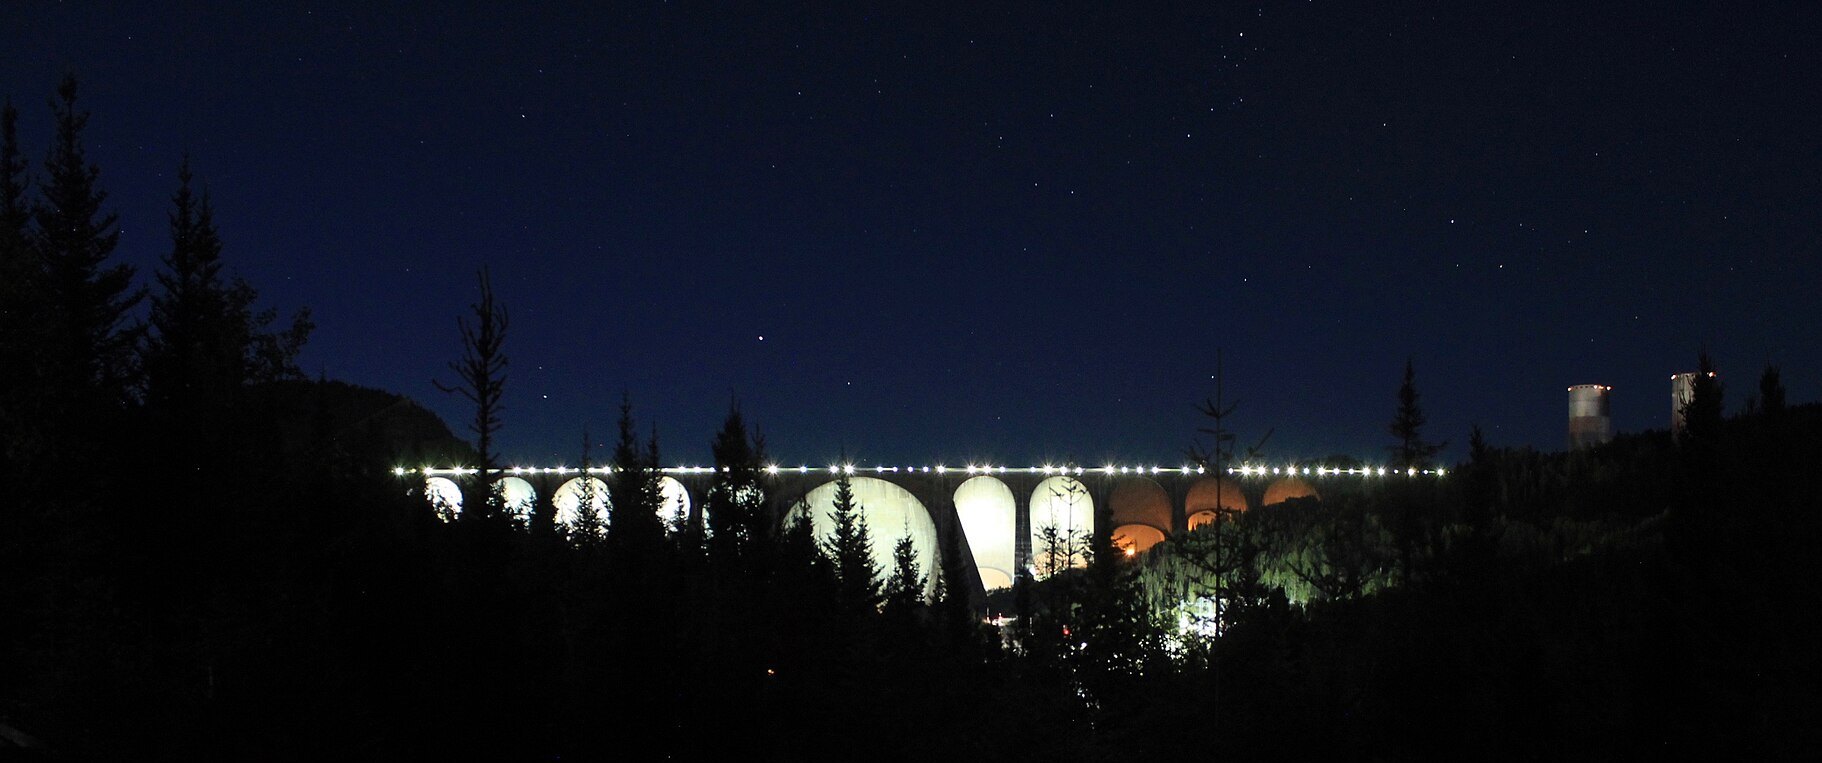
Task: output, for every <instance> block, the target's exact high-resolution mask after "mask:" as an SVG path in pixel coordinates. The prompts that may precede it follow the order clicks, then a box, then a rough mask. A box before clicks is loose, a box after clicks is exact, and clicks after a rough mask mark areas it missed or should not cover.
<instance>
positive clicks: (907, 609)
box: [884, 535, 925, 627]
mask: <svg viewBox="0 0 1822 763" xmlns="http://www.w3.org/2000/svg"><path fill="white" fill-rule="evenodd" d="M924 583H925V578H924V573H923V570H921V569H919V565H918V563H917V547H916V546H915V545H913V544H912V542H911V536H909V535H906V536H905V537H902V538H899V539H898V542H897V543H896V544H893V546H892V576H891V577H890V578H888V579H887V580H886V587H885V594H884V596H885V614H886V616H887V617H888V618H890V619H891V620H892V621H893V623H894V625H895V626H896V627H910V626H911V625H914V624H915V623H916V621H917V615H918V613H919V612H921V611H922V610H923V607H924Z"/></svg>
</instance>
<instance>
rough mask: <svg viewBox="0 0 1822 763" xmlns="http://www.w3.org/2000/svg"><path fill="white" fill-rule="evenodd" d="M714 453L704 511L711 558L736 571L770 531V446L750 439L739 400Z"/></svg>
mask: <svg viewBox="0 0 1822 763" xmlns="http://www.w3.org/2000/svg"><path fill="white" fill-rule="evenodd" d="M709 450H710V452H711V453H712V454H713V456H714V461H715V475H714V479H713V481H712V482H711V483H710V485H709V490H708V499H707V500H706V501H704V502H703V507H702V508H703V512H704V513H706V514H707V515H708V517H707V522H706V524H707V529H708V536H709V537H708V544H707V545H708V549H709V558H710V560H711V561H712V562H714V563H715V564H716V565H718V566H720V567H722V568H723V569H724V570H732V569H736V568H738V567H741V566H743V565H746V564H749V563H750V562H751V560H750V559H748V557H749V556H751V555H752V554H753V552H754V551H755V549H756V546H757V544H759V543H760V542H761V541H762V540H763V539H764V538H765V537H766V535H767V533H768V531H769V530H770V526H771V518H770V517H769V516H767V515H766V511H765V485H764V484H763V483H762V482H761V478H762V476H763V475H764V474H765V463H764V461H765V442H764V440H762V439H761V438H759V437H757V436H749V435H748V433H747V426H746V421H745V420H744V419H743V418H741V415H740V404H739V403H738V402H733V403H730V404H729V405H728V415H727V419H726V420H724V421H723V422H722V425H721V431H720V432H718V433H716V435H715V439H714V442H712V443H710V445H709Z"/></svg>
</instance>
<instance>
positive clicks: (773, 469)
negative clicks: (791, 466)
mask: <svg viewBox="0 0 1822 763" xmlns="http://www.w3.org/2000/svg"><path fill="white" fill-rule="evenodd" d="M765 473H766V474H777V473H778V465H777V464H766V468H765Z"/></svg>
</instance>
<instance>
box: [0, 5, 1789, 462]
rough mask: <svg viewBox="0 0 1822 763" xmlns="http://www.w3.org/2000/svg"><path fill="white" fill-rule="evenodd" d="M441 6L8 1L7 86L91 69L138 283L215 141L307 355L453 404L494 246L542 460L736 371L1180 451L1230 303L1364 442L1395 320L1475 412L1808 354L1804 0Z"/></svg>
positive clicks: (806, 390) (1148, 449) (224, 176)
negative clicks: (1583, 387) (463, 344)
mask: <svg viewBox="0 0 1822 763" xmlns="http://www.w3.org/2000/svg"><path fill="white" fill-rule="evenodd" d="M440 5H441V4H425V6H424V7H416V8H406V9H400V8H395V7H392V4H389V3H375V2H362V3H330V2H317V3H291V2H272V3H240V2H225V3H208V2H185V3H152V4H146V7H138V6H136V4H130V3H50V2H37V1H35V0H22V1H21V2H16V3H9V4H8V7H7V11H6V15H7V19H6V23H4V24H0V72H4V80H0V94H4V95H8V96H10V97H12V99H13V100H14V102H15V103H16V104H18V105H19V106H20V109H21V111H22V118H21V122H22V128H23V132H24V137H25V140H26V143H27V146H28V150H29V153H30V155H31V156H32V157H34V158H39V157H41V156H42V153H43V149H44V147H45V146H46V137H47V133H48V129H49V121H50V120H49V113H48V109H47V108H46V107H45V105H44V103H45V100H46V99H47V97H48V96H49V95H50V93H51V91H52V89H53V88H54V87H55V84H56V81H57V79H58V77H59V76H60V75H61V74H62V73H63V72H64V71H66V70H68V71H74V72H75V73H76V74H78V76H79V77H80V78H81V79H82V82H83V95H82V101H83V103H84V105H85V106H86V107H87V108H88V109H89V110H90V111H91V112H92V113H93V119H92V121H91V123H90V126H89V129H88V131H87V133H86V141H87V145H88V147H89V149H90V154H91V158H92V159H93V160H94V161H95V162H96V163H97V164H99V165H100V167H101V171H102V185H103V187H104V188H106V189H107V190H109V191H110V193H111V194H112V195H111V197H110V200H109V201H110V206H111V208H112V209H114V210H115V211H118V212H119V214H120V218H121V227H122V228H123V231H124V234H123V236H122V242H121V246H120V249H119V252H118V254H117V256H118V257H119V258H120V259H121V260H123V261H126V262H130V263H133V264H135V265H137V266H139V268H140V270H141V276H142V277H146V278H148V279H149V276H150V272H151V268H152V267H153V266H154V264H155V262H156V258H157V256H158V255H159V253H160V252H161V251H162V250H163V249H164V248H166V247H167V246H168V239H167V238H166V231H165V228H164V217H163V214H164V209H165V207H166V204H167V203H168V198H169V195H170V193H171V191H172V190H173V188H174V182H175V181H174V175H175V170H176V167H177V165H178V162H179V160H180V158H181V156H182V154H183V153H184V152H185V151H189V152H190V153H191V154H192V156H193V162H194V166H195V168H196V172H197V175H198V177H199V178H200V179H201V180H202V181H204V182H205V183H206V184H207V185H208V187H209V188H210V190H211V191H212V193H213V195H214V200H215V204H216V210H217V219H218V221H219V223H220V225H221V228H222V234H223V237H224V238H225V240H226V251H225V257H226V258H227V260H228V261H229V263H230V267H231V268H232V269H234V270H236V271H237V272H239V273H240V274H242V275H244V276H246V277H247V278H248V279H249V280H251V281H252V282H253V283H254V284H255V285H256V286H257V287H259V288H260V290H261V293H262V296H263V297H264V301H265V303H266V304H269V305H271V306H275V307H278V308H279V309H280V310H281V312H288V311H289V310H291V309H293V308H295V307H296V306H299V305H309V306H310V307H311V308H312V309H313V310H314V311H315V316H316V320H317V323H318V326H319V328H318V330H317V333H316V335H315V337H314V338H313V339H312V342H311V344H310V346H309V348H308V349H307V351H306V352H305V355H304V357H303V364H304V366H305V367H306V369H307V370H309V371H310V372H311V373H312V374H315V373H318V372H320V373H323V374H326V375H328V376H330V377H333V378H339V379H344V380H348V381H351V382H355V383H359V384H365V385H371V386H377V387H383V388H386V389H390V390H393V391H397V392H400V393H403V394H406V395H409V396H411V397H413V398H414V399H417V400H419V401H420V402H423V403H425V404H427V405H428V406H430V407H431V408H432V409H433V410H435V411H437V412H438V413H440V414H442V415H443V416H444V418H445V419H447V420H449V421H450V423H451V425H452V426H453V427H457V428H460V427H461V426H462V422H463V421H464V420H465V418H466V411H465V410H464V407H463V406H462V405H460V404H459V403H458V401H456V400H454V399H452V398H450V397H448V396H445V395H443V394H441V393H438V392H437V391H436V390H435V389H434V388H433V387H432V385H431V383H430V381H431V379H432V378H441V379H444V380H449V379H450V378H451V375H450V374H449V372H448V371H447V369H446V367H445V363H446V362H447V361H448V360H450V359H451V358H453V357H455V356H456V355H457V354H458V352H459V349H460V348H459V344H458V338H457V334H456V330H455V323H454V319H455V315H456V314H457V313H458V312H459V311H461V310H463V309H464V308H465V307H466V305H467V304H468V303H469V302H470V301H472V299H473V298H474V296H475V286H474V281H475V275H474V272H475V270H476V269H477V268H478V267H480V266H481V265H482V264H487V265H488V266H490V267H491V269H492V272H493V274H494V279H495V282H496V289H497V292H498V294H499V296H500V298H501V299H502V300H504V301H505V302H506V303H507V304H508V306H509V308H510V310H511V317H512V327H511V333H510V340H509V352H510V355H511V359H512V375H511V378H510V382H509V390H510V391H509V393H508V399H507V404H508V411H507V427H506V431H505V434H504V440H503V441H504V450H505V453H506V454H507V456H508V457H509V458H510V459H511V460H514V461H527V462H530V461H542V462H549V461H553V460H559V459H567V460H574V456H575V452H576V451H577V450H578V446H577V443H578V441H579V440H578V437H579V432H580V430H581V428H582V426H583V424H584V423H586V424H587V425H588V426H589V428H590V429H591V430H592V431H593V432H594V433H596V435H597V438H598V439H606V437H607V435H608V434H609V430H610V428H611V426H612V422H613V419H614V416H615V406H616V405H617V403H618V400H619V396H620V393H621V391H622V390H625V391H627V392H629V393H630V394H631V395H632V397H633V401H634V404H635V406H636V409H637V412H638V414H639V416H640V418H641V420H642V422H655V423H656V424H657V425H658V428H659V431H660V433H661V436H662V438H663V441H664V444H665V446H666V450H667V461H677V462H700V461H706V459H707V445H706V443H707V440H708V437H709V435H710V434H711V433H712V432H713V430H714V429H715V428H716V426H717V424H718V422H719V420H720V418H721V416H722V415H723V413H724V412H725V410H726V407H727V400H728V395H729V393H730V391H737V392H738V394H739V396H740V398H741V400H742V401H743V404H744V408H745V410H746V412H747V413H748V416H749V418H750V420H752V421H754V422H756V423H757V424H758V425H759V426H760V427H761V428H762V429H763V430H764V431H765V432H766V434H767V435H768V437H769V439H770V441H771V445H772V449H773V451H774V452H775V454H776V455H777V456H778V457H779V458H780V460H782V461H785V462H789V463H798V462H808V463H812V464H816V463H825V462H827V461H829V460H831V459H833V458H834V457H835V456H836V454H837V453H838V452H839V450H840V449H841V448H843V447H844V446H845V447H846V448H847V450H848V452H849V453H850V455H851V456H853V457H854V458H855V459H856V460H858V461H860V462H863V463H871V462H876V461H877V462H884V463H903V462H907V461H917V462H924V461H925V460H927V459H935V458H940V459H942V460H945V461H947V462H948V463H963V462H966V461H970V460H991V461H994V462H996V463H1013V464H1021V463H1025V462H1033V463H1035V462H1042V461H1045V460H1049V459H1063V458H1074V459H1078V460H1080V461H1084V462H1089V463H1098V462H1101V461H1103V460H1105V459H1108V458H1115V457H1117V458H1119V459H1121V460H1130V461H1144V462H1153V461H1156V462H1161V463H1167V464H1168V463H1174V462H1178V461H1180V460H1181V455H1180V454H1181V453H1182V452H1183V450H1184V448H1185V446H1186V445H1187V444H1188V443H1189V441H1190V438H1191V437H1192V436H1193V434H1194V431H1195V428H1196V427H1197V426H1198V425H1199V424H1200V423H1201V422H1200V421H1199V420H1198V417H1197V416H1196V414H1195V413H1194V410H1193V407H1192V406H1193V404H1194V403H1195V402H1196V401H1198V400H1199V399H1201V398H1202V397H1203V396H1204V395H1207V394H1210V393H1211V392H1212V380H1211V378H1210V377H1211V375H1212V374H1213V372H1214V367H1215V349H1216V348H1217V347H1221V348H1224V351H1225V357H1226V368H1227V380H1228V390H1229V394H1230V395H1234V396H1238V397H1239V398H1240V399H1241V401H1242V402H1241V409H1240V410H1241V414H1240V416H1239V418H1238V422H1239V428H1240V429H1241V430H1242V433H1243V434H1242V437H1243V439H1245V438H1248V437H1256V436H1257V435H1259V434H1263V433H1264V431H1265V430H1266V429H1268V428H1272V429H1275V431H1276V434H1274V435H1273V436H1272V439H1271V442H1270V443H1269V444H1268V452H1269V453H1270V454H1272V455H1273V456H1274V457H1277V458H1309V457H1314V456H1319V455H1323V454H1329V453H1346V454H1352V455H1355V456H1360V457H1368V458H1377V457H1378V456H1380V455H1381V454H1382V453H1383V452H1384V451H1383V446H1384V445H1385V444H1386V442H1387V440H1388V437H1387V435H1386V434H1385V425H1386V422H1387V421H1388V420H1389V419H1390V417H1391V414H1392V411H1393V407H1394V393H1395V391H1396V388H1397V385H1398V382H1399V377H1400V374H1401V372H1402V369H1403V364H1404V361H1405V358H1406V357H1407V356H1409V357H1412V358H1414V359H1415V363H1416V368H1417V376H1418V382H1419V387H1420V389H1421V390H1422V391H1423V395H1424V398H1423V402H1424V406H1425V408H1426V410H1427V412H1428V413H1429V416H1430V435H1431V437H1432V438H1434V439H1448V440H1450V441H1451V442H1452V446H1451V448H1450V451H1449V454H1450V455H1451V456H1457V455H1459V454H1460V453H1461V444H1462V443H1463V442H1464V441H1465V439H1466V435H1467V430H1468V426H1469V424H1470V423H1471V422H1479V423H1481V425H1482V426H1483V427H1484V428H1485V429H1486V430H1487V432H1488V435H1489V438H1490V439H1491V440H1492V441H1493V442H1495V443H1498V444H1509V445H1525V444H1530V445H1536V446H1540V447H1545V448H1557V447H1560V446H1561V444H1562V442H1563V439H1564V431H1565V428H1564V420H1565V416H1566V413H1565V410H1566V405H1565V402H1564V401H1565V392H1564V388H1565V387H1567V386H1568V385H1570V384H1574V383H1582V382H1598V383H1604V384H1610V385H1612V386H1614V387H1615V390H1614V393H1613V394H1614V405H1613V413H1614V421H1615V426H1616V427H1617V428H1618V429H1620V430H1623V431H1632V430H1639V429H1644V428H1651V427H1663V426H1664V425H1665V423H1666V421H1667V419H1668V416H1669V379H1668V377H1669V375H1670V374H1671V373H1672V372H1674V371H1678V370H1684V369H1687V368H1689V367H1691V366H1692V365H1693V363H1694V357H1695V353H1696V350H1697V348H1698V347H1700V346H1703V345H1706V346H1707V347H1708V348H1709V349H1710V350H1711V351H1712V353H1713V354H1714V356H1715V357H1716V359H1717V361H1718V362H1719V364H1720V367H1721V369H1722V372H1723V376H1724V377H1725V379H1726V381H1727V384H1728V403H1729V407H1730V409H1732V408H1736V407H1737V406H1738V405H1739V404H1740V403H1741V402H1742V401H1743V400H1744V398H1745V396H1746V394H1747V392H1748V391H1749V390H1750V389H1751V388H1753V387H1754V386H1755V384H1756V380H1757V376H1758V372H1759V370H1760V369H1761V368H1762V367H1763V366H1764V365H1765V363H1767V362H1768V361H1769V362H1774V363H1777V364H1779V365H1780V366H1782V368H1783V371H1784V377H1785V379H1786V383H1787V384H1788V386H1789V387H1790V394H1791V398H1792V399H1793V400H1798V401H1808V400H1815V399H1817V398H1818V397H1822V376H1819V375H1818V373H1817V369H1818V368H1822V342H1818V341H1817V338H1816V330H1817V327H1818V326H1822V308H1818V306H1817V303H1818V300H1817V298H1816V293H1817V290H1818V287H1819V286H1822V256H1818V255H1819V251H1818V250H1819V249H1822V234H1819V230H1822V228H1819V226H1818V218H1817V214H1818V212H1817V210H1818V208H1819V207H1818V201H1819V200H1822V156H1819V155H1818V151H1819V150H1818V143H1817V140H1816V136H1817V135H1819V134H1822V124H1819V121H1822V120H1818V117H1817V115H1818V114H1822V103H1819V101H1822V97H1819V95H1818V93H1822V82H1819V81H1818V78H1817V76H1816V72H1817V71H1818V67H1817V63H1818V62H1817V57H1818V52H1817V46H1816V45H1815V44H1814V41H1815V40H1817V39H1819V36H1818V32H1822V24H1818V18H1817V16H1818V10H1817V8H1816V6H1815V5H1814V4H1813V3H1764V4H1753V5H1752V7H1750V8H1748V7H1746V6H1743V5H1741V4H1736V3H1715V4H1708V5H1702V4H1688V5H1683V4H1666V3H1587V2H1574V3H1563V4H1546V3H1519V4H1512V7H1510V8H1506V9H1488V8H1483V7H1479V6H1481V5H1482V4H1464V3H1409V4H1388V3H1383V2H1359V3H1343V2H1309V3H1302V2H1299V3H1266V4H1258V5H1239V4H1232V5H1229V4H1221V7H1220V8H1217V9H1212V10H1211V9H1202V10H1188V9H1181V8H1180V9H1176V10H1149V9H1147V10H1135V9H1134V8H1133V7H1131V6H1130V5H1129V4H1105V5H1073V4H1057V3H1045V4H1040V5H1034V6H1028V7H1020V8H1016V9H1012V8H1005V9H996V10H992V11H983V10H981V9H980V8H978V7H974V6H978V5H990V4H966V5H964V6H962V7H959V8H949V9H944V8H939V7H937V6H934V5H927V4H911V5H910V6H908V7H902V8H895V9H892V10H878V9H873V10H867V9H863V8H857V7H855V6H856V5H858V4H851V3H833V4H829V5H828V6H827V7H816V8H812V7H793V8H790V9H783V8H781V7H780V6H783V5H785V4H782V3H765V4H756V5H755V6H753V7H751V8H745V9H741V8H737V7H736V6H734V5H733V4H728V3H660V4H654V3H626V4H618V5H616V6H614V7H613V8H612V9H610V10H600V9H599V8H597V7H596V6H601V5H603V4H598V3H575V4H573V5H572V4H564V5H560V6H541V7H539V8H538V9H534V10H519V9H518V4H503V5H501V6H500V7H499V8H496V9H494V10H491V11H460V12H458V11H451V10H447V9H443V8H440V7H438V6H440ZM509 8H510V10H509ZM35 164H36V163H34V166H35ZM762 336H763V337H764V339H763V340H761V339H760V337H762Z"/></svg>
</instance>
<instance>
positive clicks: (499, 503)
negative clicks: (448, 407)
mask: <svg viewBox="0 0 1822 763" xmlns="http://www.w3.org/2000/svg"><path fill="white" fill-rule="evenodd" d="M477 276H478V278H479V280H480V282H481V299H480V300H479V301H477V302H475V303H474V304H472V305H470V306H469V310H470V311H471V312H472V313H473V322H472V323H471V322H470V321H469V319H468V318H464V317H457V318H456V328H457V329H458V330H459V331H460V332H461V334H462V359H461V360H460V361H454V362H451V363H450V364H449V369H450V370H451V371H454V372H455V374H456V381H455V383H454V384H449V385H446V384H444V383H442V382H440V381H439V382H435V384H436V386H437V389H440V390H442V391H444V392H448V393H453V394H459V395H461V396H462V397H463V398H465V399H467V400H468V402H469V403H471V404H473V405H474V419H473V420H471V421H470V422H469V424H468V431H470V432H473V433H474V436H475V453H476V455H477V456H478V457H479V459H480V463H479V464H477V465H476V468H477V469H478V470H479V471H478V472H477V474H476V484H477V485H478V490H477V491H476V492H477V493H478V495H479V497H480V499H481V500H479V501H471V503H474V504H475V505H474V506H469V507H465V508H464V510H463V512H462V518H463V519H465V520H468V521H471V522H486V521H492V520H494V519H497V518H499V517H500V516H501V515H502V514H503V513H504V510H505V501H504V500H503V498H504V497H503V496H502V495H501V494H500V491H499V475H497V474H495V473H494V470H495V469H496V468H498V465H499V457H498V455H497V454H496V453H495V452H494V447H493V436H494V433H496V432H498V431H500V414H501V413H502V412H504V411H505V406H504V405H503V404H502V403H501V402H500V398H501V396H502V395H503V394H504V393H505V391H506V352H505V345H506V326H507V318H506V306H505V305H498V304H495V303H494V298H493V283H492V282H491V281H490V280H489V279H488V277H487V269H486V268H482V269H481V271H480V272H479V273H478V274H477Z"/></svg>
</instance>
